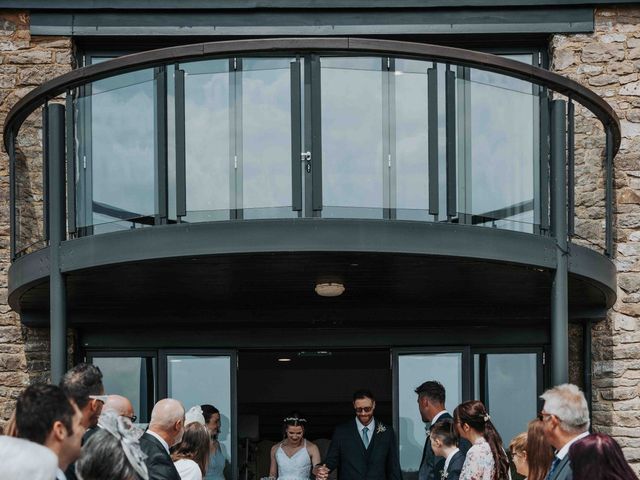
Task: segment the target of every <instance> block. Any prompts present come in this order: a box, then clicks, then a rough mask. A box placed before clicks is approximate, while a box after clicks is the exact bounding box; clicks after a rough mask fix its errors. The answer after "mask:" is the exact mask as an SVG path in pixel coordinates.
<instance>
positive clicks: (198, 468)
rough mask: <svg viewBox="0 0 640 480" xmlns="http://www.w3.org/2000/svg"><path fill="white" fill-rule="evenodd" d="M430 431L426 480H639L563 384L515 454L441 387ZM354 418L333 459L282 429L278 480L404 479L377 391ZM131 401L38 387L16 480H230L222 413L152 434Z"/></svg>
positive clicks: (87, 387) (16, 459)
mask: <svg viewBox="0 0 640 480" xmlns="http://www.w3.org/2000/svg"><path fill="white" fill-rule="evenodd" d="M415 393H416V394H417V405H418V410H419V412H420V415H421V418H422V420H423V421H424V422H425V425H428V428H427V429H426V435H425V444H424V449H423V454H422V459H421V462H420V466H419V470H418V472H417V477H418V480H511V478H512V477H511V471H512V470H514V471H516V472H517V473H518V474H519V475H522V476H524V477H525V478H526V479H527V480H572V479H574V480H586V479H589V480H638V477H637V476H636V475H635V474H634V472H633V470H632V469H631V467H630V466H629V464H628V463H627V462H626V460H625V458H624V455H623V453H622V449H621V448H620V446H619V445H618V444H617V443H616V441H615V440H614V439H613V438H611V437H610V436H608V435H605V434H601V433H590V431H589V428H590V421H589V410H588V406H587V402H586V400H585V397H584V394H583V393H582V392H581V391H580V390H579V388H578V387H576V386H575V385H571V384H564V385H559V386H556V387H553V388H551V389H549V390H547V391H546V392H544V394H543V395H542V396H541V399H542V400H543V402H544V406H543V409H542V411H541V412H540V414H539V415H538V417H537V418H536V419H534V420H532V421H531V422H529V424H528V428H527V431H526V432H523V433H521V434H519V435H517V436H516V437H515V438H513V439H512V440H511V442H510V443H509V445H508V452H507V449H506V448H505V446H504V445H503V441H502V438H501V437H500V434H499V433H498V431H497V430H496V428H495V426H494V424H493V422H492V420H491V415H490V414H489V412H488V411H487V409H486V408H485V406H484V405H483V403H482V402H480V401H477V400H472V401H468V402H464V403H461V404H460V405H458V406H457V407H456V408H455V409H454V410H453V414H450V413H449V412H448V411H447V410H446V409H445V400H446V396H445V395H446V392H445V389H444V387H443V386H442V384H440V383H439V382H437V381H433V380H431V381H426V382H424V383H423V384H422V385H420V386H419V387H418V388H416V390H415ZM353 408H354V413H355V418H354V419H352V420H350V421H349V422H346V423H345V424H343V425H339V426H338V427H336V429H335V432H334V435H333V438H332V440H331V444H330V446H329V448H328V451H327V453H326V455H325V456H324V458H323V457H321V454H320V450H319V449H318V447H317V446H316V445H315V444H313V443H312V442H310V441H307V440H306V439H305V428H306V423H307V420H306V419H305V418H304V417H303V416H302V415H300V414H299V413H293V414H291V415H289V416H287V417H286V418H284V419H283V440H282V441H281V442H279V443H277V444H276V445H274V446H273V448H272V449H271V467H270V472H269V477H268V478H269V479H278V480H307V479H309V478H313V477H315V478H316V479H317V480H327V479H328V478H329V476H330V475H332V473H333V472H335V471H337V472H338V474H339V478H340V480H378V479H379V480H401V479H402V472H401V469H400V462H399V459H398V448H397V444H396V436H395V433H394V431H393V428H392V427H391V426H390V425H387V424H385V423H383V422H382V421H381V420H380V419H378V418H376V417H375V409H376V401H375V397H374V395H373V393H372V392H370V391H368V390H358V391H356V392H355V393H354V395H353ZM135 422H136V416H135V412H134V410H133V407H132V405H131V402H130V401H129V400H128V399H127V398H125V397H122V396H119V395H105V391H104V386H103V383H102V374H101V372H100V370H99V369H98V368H97V367H96V366H94V365H91V364H85V363H82V364H79V365H77V366H76V367H74V368H73V369H71V370H70V371H69V372H67V373H66V374H65V376H64V377H63V379H62V381H61V382H60V385H59V386H58V385H48V384H35V385H31V386H29V387H27V388H26V389H25V390H24V391H23V392H22V394H21V395H20V396H19V398H18V399H17V402H16V409H15V412H14V415H13V417H12V418H11V420H10V421H9V422H8V423H7V424H6V425H5V428H4V432H3V433H4V435H0V464H1V465H2V475H1V476H2V478H3V479H7V480H14V479H15V480H17V479H20V480H22V479H30V480H53V479H56V480H73V479H78V480H225V478H228V476H226V475H225V463H226V462H225V456H224V455H223V452H222V449H221V445H220V444H219V442H218V440H217V435H218V433H219V430H220V412H219V411H218V410H217V409H216V408H215V407H214V406H212V405H196V406H193V407H191V408H190V409H189V410H188V411H185V408H184V406H183V405H182V404H181V403H180V402H179V401H178V400H175V399H171V398H165V399H162V400H160V401H158V402H157V403H156V404H155V406H154V407H153V411H152V413H151V419H150V422H149V425H148V427H147V429H146V430H142V429H141V428H139V427H138V426H137V425H136V424H135Z"/></svg>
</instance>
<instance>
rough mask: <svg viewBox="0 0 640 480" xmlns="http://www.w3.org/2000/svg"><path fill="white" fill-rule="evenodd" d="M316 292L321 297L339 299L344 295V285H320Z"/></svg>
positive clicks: (331, 283)
mask: <svg viewBox="0 0 640 480" xmlns="http://www.w3.org/2000/svg"><path fill="white" fill-rule="evenodd" d="M315 290H316V293H317V294H318V295H320V296H321V297H339V296H340V295H342V294H343V293H344V285H343V284H341V283H335V282H329V283H318V284H317V285H316V289H315Z"/></svg>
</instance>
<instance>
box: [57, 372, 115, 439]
mask: <svg viewBox="0 0 640 480" xmlns="http://www.w3.org/2000/svg"><path fill="white" fill-rule="evenodd" d="M60 388H62V391H63V392H64V393H65V395H66V396H67V397H69V399H70V400H72V401H73V402H75V404H76V405H77V406H78V408H79V409H80V410H81V411H82V424H83V425H84V426H85V428H95V426H96V425H98V418H99V417H100V412H102V406H103V405H104V403H105V401H106V396H105V395H104V386H103V385H102V372H101V371H100V369H99V368H98V367H96V366H95V365H92V364H90V363H79V364H78V365H76V366H75V367H73V368H72V369H71V370H69V371H68V372H67V373H65V374H64V376H63V377H62V380H61V381H60Z"/></svg>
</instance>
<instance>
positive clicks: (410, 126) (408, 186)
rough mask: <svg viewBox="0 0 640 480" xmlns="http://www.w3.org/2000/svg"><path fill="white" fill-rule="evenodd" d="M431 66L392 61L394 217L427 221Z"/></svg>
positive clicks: (428, 217) (411, 61)
mask: <svg viewBox="0 0 640 480" xmlns="http://www.w3.org/2000/svg"><path fill="white" fill-rule="evenodd" d="M431 65H432V64H431V63H427V62H420V61H415V60H400V59H399V60H396V69H395V72H394V77H395V98H396V110H395V120H396V124H395V135H396V182H397V186H396V192H397V193H396V218H398V219H404V220H430V219H431V216H430V215H429V212H428V210H429V157H428V150H429V142H428V131H429V124H428V118H427V108H428V101H427V70H428V69H429V68H431Z"/></svg>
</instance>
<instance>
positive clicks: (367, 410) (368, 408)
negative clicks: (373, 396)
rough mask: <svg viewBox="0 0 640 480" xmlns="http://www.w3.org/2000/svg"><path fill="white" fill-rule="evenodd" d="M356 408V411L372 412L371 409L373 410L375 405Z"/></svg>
mask: <svg viewBox="0 0 640 480" xmlns="http://www.w3.org/2000/svg"><path fill="white" fill-rule="evenodd" d="M354 410H355V411H356V413H363V412H364V413H369V412H371V410H373V407H357V408H354Z"/></svg>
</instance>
